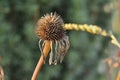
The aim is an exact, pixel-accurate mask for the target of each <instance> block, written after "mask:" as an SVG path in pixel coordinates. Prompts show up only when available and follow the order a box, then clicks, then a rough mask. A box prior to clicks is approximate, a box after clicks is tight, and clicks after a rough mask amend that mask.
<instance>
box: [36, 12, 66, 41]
mask: <svg viewBox="0 0 120 80" xmlns="http://www.w3.org/2000/svg"><path fill="white" fill-rule="evenodd" d="M63 25H64V23H63V20H62V18H61V17H60V16H59V15H57V14H56V13H51V14H46V15H44V16H43V17H41V19H40V20H39V21H38V23H37V28H36V34H37V35H38V37H39V38H41V39H43V40H51V41H55V40H61V39H62V38H63V37H64V36H65V30H64V29H63Z"/></svg>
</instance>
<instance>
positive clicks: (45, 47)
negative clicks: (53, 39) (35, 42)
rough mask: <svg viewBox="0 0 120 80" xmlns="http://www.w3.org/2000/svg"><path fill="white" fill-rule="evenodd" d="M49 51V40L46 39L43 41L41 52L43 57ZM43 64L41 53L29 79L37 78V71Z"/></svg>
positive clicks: (34, 79)
mask: <svg viewBox="0 0 120 80" xmlns="http://www.w3.org/2000/svg"><path fill="white" fill-rule="evenodd" d="M49 51H50V41H47V40H46V41H45V46H44V49H43V54H44V57H45V58H46V57H47V55H48V53H49ZM43 64H44V59H43V55H41V57H40V59H39V61H38V63H37V66H36V68H35V70H34V73H33V76H32V78H31V80H36V79H37V76H38V73H39V71H40V70H41V68H42V65H43Z"/></svg>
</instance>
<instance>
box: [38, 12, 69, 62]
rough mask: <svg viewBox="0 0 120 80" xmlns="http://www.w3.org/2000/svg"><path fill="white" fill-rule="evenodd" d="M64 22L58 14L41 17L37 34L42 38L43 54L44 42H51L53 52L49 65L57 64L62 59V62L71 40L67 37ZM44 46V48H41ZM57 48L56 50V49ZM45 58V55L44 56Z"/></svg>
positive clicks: (40, 42)
mask: <svg viewBox="0 0 120 80" xmlns="http://www.w3.org/2000/svg"><path fill="white" fill-rule="evenodd" d="M63 25H64V23H63V20H62V18H61V17H60V16H59V15H57V14H56V13H51V14H46V15H44V16H43V17H41V19H40V20H38V22H37V27H36V34H37V35H38V37H39V38H40V40H39V48H40V51H41V53H42V54H43V47H44V44H45V42H44V40H49V41H50V46H51V51H50V58H49V64H57V60H58V59H59V58H60V62H62V60H63V58H64V56H65V54H66V52H67V50H68V48H69V39H68V36H66V32H65V30H64V29H63ZM41 44H42V46H41ZM54 46H55V49H54ZM53 52H55V59H54V62H53ZM43 56H44V55H43Z"/></svg>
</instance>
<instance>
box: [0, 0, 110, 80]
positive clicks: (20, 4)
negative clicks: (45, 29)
mask: <svg viewBox="0 0 120 80" xmlns="http://www.w3.org/2000/svg"><path fill="white" fill-rule="evenodd" d="M108 1H109V0H69V1H67V0H25V1H24V0H1V1H0V57H2V60H1V61H0V64H1V65H2V66H3V68H4V71H5V80H30V79H31V76H32V73H33V71H34V69H35V66H36V64H37V61H38V59H39V56H40V51H39V48H38V38H37V37H36V35H35V32H34V29H35V25H36V21H37V20H38V19H39V18H40V16H43V14H45V13H49V12H51V11H53V12H57V13H58V14H60V15H61V17H63V19H64V22H71V23H72V22H74V23H88V24H97V25H99V26H102V27H103V28H106V29H107V28H108V27H107V25H108V21H109V19H110V17H109V16H110V14H107V13H105V12H104V11H103V7H104V5H105V4H106V3H107V2H108ZM108 15H109V16H108ZM67 33H68V35H69V38H70V43H71V46H70V49H69V52H68V53H67V55H66V56H65V59H64V61H63V63H62V64H58V65H56V66H53V65H52V66H49V65H48V60H46V64H45V65H44V67H43V69H42V71H41V73H40V74H39V77H38V78H39V79H38V80H88V79H89V80H104V79H105V76H104V75H100V74H99V73H98V71H97V67H98V64H99V61H100V60H101V59H102V58H103V57H104V55H105V54H104V49H105V48H106V47H107V43H106V40H105V39H104V38H103V37H101V36H98V35H97V36H95V35H92V34H88V33H86V32H80V31H79V32H76V31H71V32H70V31H68V32H67Z"/></svg>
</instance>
